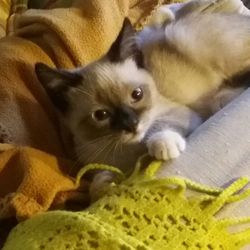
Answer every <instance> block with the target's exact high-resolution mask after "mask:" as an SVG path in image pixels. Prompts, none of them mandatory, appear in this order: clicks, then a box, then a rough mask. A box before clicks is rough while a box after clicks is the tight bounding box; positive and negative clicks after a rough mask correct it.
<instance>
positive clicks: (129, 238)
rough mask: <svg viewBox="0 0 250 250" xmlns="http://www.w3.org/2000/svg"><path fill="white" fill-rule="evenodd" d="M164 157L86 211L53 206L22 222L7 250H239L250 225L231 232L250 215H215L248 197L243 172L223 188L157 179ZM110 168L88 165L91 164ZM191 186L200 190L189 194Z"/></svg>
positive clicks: (249, 238)
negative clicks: (221, 217)
mask: <svg viewBox="0 0 250 250" xmlns="http://www.w3.org/2000/svg"><path fill="white" fill-rule="evenodd" d="M160 165H161V163H160V162H157V161H155V162H152V163H151V164H150V165H149V166H148V167H147V169H146V170H145V171H140V165H139V164H138V165H137V167H136V168H135V171H134V173H133V174H132V175H131V176H130V177H129V178H128V179H126V180H123V181H122V182H121V183H120V184H117V185H116V184H112V185H110V187H109V188H108V190H107V193H106V194H105V195H104V196H103V197H102V198H101V199H100V200H98V201H97V202H95V203H93V204H92V205H91V206H90V207H89V208H88V209H86V210H84V211H82V212H67V211H53V212H47V213H43V214H40V215H36V216H34V217H33V218H31V219H29V220H27V221H25V222H23V223H20V224H19V225H18V226H17V227H16V228H15V229H14V230H12V232H11V233H10V236H9V237H8V239H7V242H6V244H5V246H4V248H3V250H23V249H25V250H88V249H93V250H96V249H99V250H163V249H164V250H166V249H171V250H175V249H176V250H201V249H202V250H203V249H204V250H227V249H228V250H236V249H241V247H243V246H245V245H247V244H249V243H250V230H249V229H245V230H243V231H241V232H237V233H230V232H229V231H228V227H229V226H233V225H238V224H243V223H248V222H250V218H238V219H237V218H233V219H230V218H228V219H217V218H215V216H214V215H215V214H216V213H217V212H218V211H219V210H220V209H222V207H224V206H225V205H226V204H227V203H230V202H235V201H239V200H242V199H244V198H245V197H247V196H249V194H250V191H249V190H245V191H242V192H240V193H239V191H240V190H242V188H243V187H244V186H245V185H246V184H247V183H248V179H247V178H245V177H242V178H240V179H238V180H236V181H235V182H234V183H233V184H231V185H230V186H229V187H227V188H225V189H218V188H211V187H207V186H204V185H201V184H198V183H194V182H192V181H190V180H188V179H185V178H180V177H168V178H162V179H158V178H156V177H155V173H156V171H157V170H158V168H159V167H160ZM96 168H98V169H109V170H111V171H112V170H115V171H116V172H117V173H119V171H118V170H117V169H115V168H113V167H109V166H103V165H98V164H94V165H89V166H87V167H86V168H84V169H83V170H82V171H81V172H80V173H79V175H78V181H79V179H80V178H81V177H82V175H83V174H84V173H85V172H86V171H88V170H89V169H96ZM187 190H194V191H196V194H195V195H187Z"/></svg>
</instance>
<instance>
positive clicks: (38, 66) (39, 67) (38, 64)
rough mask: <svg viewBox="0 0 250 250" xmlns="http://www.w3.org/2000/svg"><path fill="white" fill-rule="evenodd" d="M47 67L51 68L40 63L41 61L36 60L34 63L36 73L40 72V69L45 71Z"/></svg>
mask: <svg viewBox="0 0 250 250" xmlns="http://www.w3.org/2000/svg"><path fill="white" fill-rule="evenodd" d="M48 69H51V68H50V67H49V66H48V65H46V64H44V63H41V62H38V63H36V64H35V72H36V73H40V72H42V71H46V70H48Z"/></svg>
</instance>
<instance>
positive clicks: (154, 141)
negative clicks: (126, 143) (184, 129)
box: [147, 129, 186, 161]
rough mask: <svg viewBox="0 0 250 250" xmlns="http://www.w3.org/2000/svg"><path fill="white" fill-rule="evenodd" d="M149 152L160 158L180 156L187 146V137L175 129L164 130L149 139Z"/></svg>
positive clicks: (167, 158) (169, 158) (168, 158)
mask: <svg viewBox="0 0 250 250" xmlns="http://www.w3.org/2000/svg"><path fill="white" fill-rule="evenodd" d="M147 148H148V153H149V155H151V156H152V157H155V158H156V159H158V160H164V161H166V160H171V159H174V158H177V157H179V155H180V154H181V152H183V151H184V150H185V148H186V140H185V138H184V137H183V136H182V135H181V134H180V133H178V132H175V131H173V130H170V129H168V130H163V131H160V132H156V133H155V134H153V135H151V136H150V137H149V138H148V140H147Z"/></svg>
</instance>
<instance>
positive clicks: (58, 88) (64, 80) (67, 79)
mask: <svg viewBox="0 0 250 250" xmlns="http://www.w3.org/2000/svg"><path fill="white" fill-rule="evenodd" d="M35 72H36V76H37V78H38V80H39V81H40V82H41V84H42V85H43V87H44V88H45V90H46V92H47V94H48V96H49V97H50V99H51V101H52V103H53V104H54V105H55V107H56V108H57V109H58V110H59V111H61V112H62V113H65V112H66V111H67V110H68V108H69V97H68V92H69V90H70V89H71V88H72V87H76V86H77V85H79V84H80V83H81V81H82V76H81V75H80V74H77V73H74V72H69V71H66V70H58V69H53V68H50V67H49V66H47V65H46V64H44V63H36V65H35Z"/></svg>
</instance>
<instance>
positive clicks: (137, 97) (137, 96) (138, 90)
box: [131, 87, 143, 102]
mask: <svg viewBox="0 0 250 250" xmlns="http://www.w3.org/2000/svg"><path fill="white" fill-rule="evenodd" d="M131 97H132V98H133V100H134V102H139V101H140V100H141V99H142V98H143V90H142V88H140V87H138V88H136V89H134V90H133V92H132V94H131Z"/></svg>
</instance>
